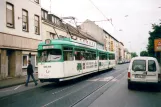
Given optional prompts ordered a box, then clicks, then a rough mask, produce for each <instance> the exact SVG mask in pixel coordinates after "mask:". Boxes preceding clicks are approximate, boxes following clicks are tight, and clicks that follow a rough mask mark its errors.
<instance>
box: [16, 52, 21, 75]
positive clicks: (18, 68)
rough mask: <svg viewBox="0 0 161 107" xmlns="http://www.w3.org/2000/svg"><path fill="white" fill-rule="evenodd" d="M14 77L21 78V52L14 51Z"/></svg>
mask: <svg viewBox="0 0 161 107" xmlns="http://www.w3.org/2000/svg"><path fill="white" fill-rule="evenodd" d="M15 54H16V65H15V66H16V67H15V76H22V51H16V52H15Z"/></svg>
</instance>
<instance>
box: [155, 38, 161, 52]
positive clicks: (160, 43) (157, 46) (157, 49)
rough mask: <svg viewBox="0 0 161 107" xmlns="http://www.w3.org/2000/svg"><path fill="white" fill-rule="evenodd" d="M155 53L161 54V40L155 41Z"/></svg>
mask: <svg viewBox="0 0 161 107" xmlns="http://www.w3.org/2000/svg"><path fill="white" fill-rule="evenodd" d="M154 51H155V52H161V39H155V40H154Z"/></svg>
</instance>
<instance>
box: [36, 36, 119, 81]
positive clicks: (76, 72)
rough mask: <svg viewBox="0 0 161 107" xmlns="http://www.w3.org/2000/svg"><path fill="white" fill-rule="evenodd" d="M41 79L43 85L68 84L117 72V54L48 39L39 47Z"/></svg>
mask: <svg viewBox="0 0 161 107" xmlns="http://www.w3.org/2000/svg"><path fill="white" fill-rule="evenodd" d="M38 57H39V62H38V78H39V80H40V81H41V82H59V81H65V80H69V79H73V78H77V77H81V76H83V75H87V74H91V73H94V72H99V71H103V70H107V69H111V68H114V67H115V66H116V64H115V54H114V53H113V52H107V51H105V50H101V49H98V47H97V43H96V42H91V45H87V44H84V43H80V42H77V41H75V40H73V39H69V38H65V39H55V40H50V39H47V40H46V41H45V42H41V43H40V44H39V46H38Z"/></svg>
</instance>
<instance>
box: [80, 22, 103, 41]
mask: <svg viewBox="0 0 161 107" xmlns="http://www.w3.org/2000/svg"><path fill="white" fill-rule="evenodd" d="M80 27H81V30H82V31H84V32H87V33H88V34H90V35H91V36H92V37H94V38H95V39H96V40H98V41H99V42H100V43H103V44H104V38H105V33H104V32H103V30H102V29H101V28H100V27H99V26H98V25H96V24H95V23H94V22H92V21H90V20H86V21H85V22H84V23H83V24H81V25H80Z"/></svg>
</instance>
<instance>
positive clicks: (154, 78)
mask: <svg viewBox="0 0 161 107" xmlns="http://www.w3.org/2000/svg"><path fill="white" fill-rule="evenodd" d="M160 74H161V73H160V67H159V64H158V61H157V60H156V58H153V57H135V58H133V59H132V60H131V62H130V65H129V68H128V89H131V88H132V87H133V85H134V83H154V84H156V86H157V87H158V89H159V83H160V76H161V75H160Z"/></svg>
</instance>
